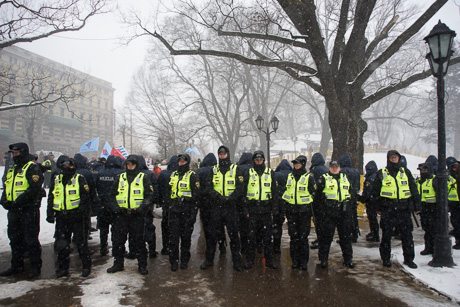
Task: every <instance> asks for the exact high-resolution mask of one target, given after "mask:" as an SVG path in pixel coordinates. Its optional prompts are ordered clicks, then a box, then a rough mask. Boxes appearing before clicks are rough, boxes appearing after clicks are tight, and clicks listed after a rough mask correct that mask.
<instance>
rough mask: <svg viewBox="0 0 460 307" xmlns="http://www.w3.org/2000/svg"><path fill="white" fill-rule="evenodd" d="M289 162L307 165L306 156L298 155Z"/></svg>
mask: <svg viewBox="0 0 460 307" xmlns="http://www.w3.org/2000/svg"><path fill="white" fill-rule="evenodd" d="M291 162H292V163H294V164H295V163H300V164H302V165H304V166H305V165H307V157H305V156H302V155H300V156H298V157H297V158H295V159H294V160H292V161H291Z"/></svg>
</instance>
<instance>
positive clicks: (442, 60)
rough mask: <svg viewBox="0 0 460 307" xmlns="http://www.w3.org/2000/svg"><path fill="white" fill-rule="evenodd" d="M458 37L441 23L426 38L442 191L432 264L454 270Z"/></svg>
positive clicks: (438, 191)
mask: <svg viewBox="0 0 460 307" xmlns="http://www.w3.org/2000/svg"><path fill="white" fill-rule="evenodd" d="M455 36H456V34H455V31H452V30H451V29H449V27H447V26H446V25H445V24H443V23H441V20H440V21H439V23H438V24H437V25H435V26H434V28H433V29H432V30H431V32H430V34H428V36H427V37H425V38H424V40H425V42H426V43H427V44H428V45H429V47H430V52H429V53H428V54H427V55H426V58H427V59H428V62H429V63H430V68H431V73H432V74H433V76H434V77H436V78H437V79H438V82H437V93H438V159H439V164H438V165H439V170H438V173H437V175H436V176H437V178H438V179H439V180H438V190H437V193H436V198H437V218H438V223H437V224H438V230H437V233H436V238H435V240H434V253H433V259H432V260H431V261H430V262H429V263H428V265H430V266H432V267H443V266H447V267H452V266H454V265H455V263H454V260H453V259H452V242H451V240H450V237H449V221H448V213H447V212H448V210H447V179H448V171H447V169H446V114H445V108H444V76H445V75H446V74H447V68H448V67H449V60H450V56H451V55H452V53H453V51H452V42H453V40H454V37H455Z"/></svg>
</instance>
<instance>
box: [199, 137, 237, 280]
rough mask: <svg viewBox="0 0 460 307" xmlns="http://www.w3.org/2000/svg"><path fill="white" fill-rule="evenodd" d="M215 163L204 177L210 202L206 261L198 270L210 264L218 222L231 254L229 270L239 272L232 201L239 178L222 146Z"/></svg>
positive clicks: (234, 198)
mask: <svg viewBox="0 0 460 307" xmlns="http://www.w3.org/2000/svg"><path fill="white" fill-rule="evenodd" d="M217 152H218V155H219V164H218V165H215V166H214V167H213V168H212V171H211V172H210V173H209V175H208V179H207V184H206V186H207V187H208V195H209V197H210V199H211V201H212V202H213V207H212V208H211V236H210V238H209V240H206V260H205V261H204V262H203V263H202V264H201V269H202V270H206V269H207V268H209V267H211V266H213V265H214V255H215V252H216V244H217V235H218V229H219V227H220V225H221V223H224V224H225V226H227V232H228V236H229V238H230V250H231V252H232V260H233V268H234V269H235V270H236V271H239V272H241V271H243V266H242V263H241V253H240V239H239V237H238V212H237V208H236V202H237V201H238V199H239V198H240V195H241V193H242V190H243V175H242V174H241V172H240V170H239V168H238V166H236V165H235V164H232V163H231V162H230V150H229V149H228V147H226V146H223V145H222V146H220V147H219V149H218V151H217Z"/></svg>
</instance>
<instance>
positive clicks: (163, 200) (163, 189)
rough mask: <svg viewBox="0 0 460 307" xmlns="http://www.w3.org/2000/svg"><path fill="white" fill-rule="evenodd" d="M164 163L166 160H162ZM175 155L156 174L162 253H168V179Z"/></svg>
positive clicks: (174, 165)
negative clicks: (164, 167)
mask: <svg viewBox="0 0 460 307" xmlns="http://www.w3.org/2000/svg"><path fill="white" fill-rule="evenodd" d="M164 162H165V164H166V161H164ZM177 167H178V165H177V156H176V155H174V156H172V157H171V158H170V159H169V162H168V166H167V168H166V169H164V170H162V171H161V173H160V175H159V176H158V192H159V202H160V206H161V208H162V218H161V239H162V245H163V247H162V249H161V252H160V253H161V254H162V255H168V254H169V202H170V200H171V197H170V194H169V179H170V177H171V174H172V173H173V172H174V171H175V170H177Z"/></svg>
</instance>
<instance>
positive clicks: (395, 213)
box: [0, 143, 458, 278]
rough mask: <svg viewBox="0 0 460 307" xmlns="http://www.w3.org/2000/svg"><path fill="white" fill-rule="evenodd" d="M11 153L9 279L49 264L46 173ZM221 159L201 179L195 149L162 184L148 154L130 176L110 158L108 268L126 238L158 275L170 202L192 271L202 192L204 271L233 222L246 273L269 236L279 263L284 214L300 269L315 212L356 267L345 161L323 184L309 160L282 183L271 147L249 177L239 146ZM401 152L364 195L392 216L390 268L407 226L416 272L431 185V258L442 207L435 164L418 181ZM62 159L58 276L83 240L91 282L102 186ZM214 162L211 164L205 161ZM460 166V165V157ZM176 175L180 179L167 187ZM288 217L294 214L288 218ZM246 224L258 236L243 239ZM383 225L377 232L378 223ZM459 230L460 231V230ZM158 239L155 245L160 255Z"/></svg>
mask: <svg viewBox="0 0 460 307" xmlns="http://www.w3.org/2000/svg"><path fill="white" fill-rule="evenodd" d="M10 151H11V152H12V154H13V159H14V162H15V165H14V167H12V168H11V169H10V170H9V171H8V174H7V178H6V181H5V184H4V191H3V194H2V199H1V204H2V205H3V207H4V208H5V209H7V210H8V236H9V238H10V242H11V250H12V260H11V267H10V268H9V269H8V270H6V271H4V272H1V273H0V276H9V275H13V274H17V273H20V272H23V271H24V254H25V252H26V251H29V257H30V270H29V274H28V277H29V278H34V277H36V276H38V275H39V274H40V270H41V247H40V243H39V241H38V233H39V208H40V202H41V196H42V195H43V194H42V183H43V171H42V170H41V169H40V167H39V165H38V164H36V163H34V162H32V161H30V157H29V152H28V146H27V144H25V143H17V144H12V145H10ZM315 155H316V154H315ZM218 157H219V160H218V163H217V164H216V165H214V166H212V167H208V168H207V171H206V172H204V173H203V172H202V174H201V175H200V177H201V178H200V177H198V176H197V175H196V174H195V172H193V171H191V170H190V162H191V159H190V156H189V155H187V154H183V155H179V156H178V157H177V158H178V166H177V169H176V170H174V171H172V172H169V173H168V176H167V177H166V178H163V179H162V181H160V180H159V181H160V183H157V182H156V177H155V176H154V175H153V176H151V174H150V173H149V171H148V170H145V165H143V164H145V160H144V159H143V157H141V156H136V155H130V156H128V157H127V159H126V161H125V162H124V167H125V171H122V170H121V169H119V168H118V167H119V166H120V163H119V162H120V161H117V160H116V158H115V157H113V156H110V157H109V159H108V160H107V163H106V167H105V168H103V169H102V170H101V171H100V172H98V174H97V176H96V183H97V184H98V189H97V191H98V193H99V200H98V206H97V209H98V210H97V211H98V228H99V229H100V233H101V246H100V248H101V249H100V252H101V255H103V256H104V255H106V254H107V253H108V243H107V241H108V232H109V229H108V228H109V225H110V224H112V243H113V257H114V264H113V266H112V267H110V268H109V269H107V272H108V273H115V272H118V271H122V270H123V269H124V258H125V255H126V251H125V243H126V241H127V240H128V237H129V249H130V253H129V254H132V255H133V256H134V257H135V258H137V260H138V271H139V273H140V274H142V275H146V274H148V271H147V255H148V254H149V253H150V257H155V256H156V254H157V253H156V251H155V243H154V242H155V228H154V226H153V221H152V219H151V218H149V216H150V217H151V214H152V209H153V207H154V204H158V203H161V204H162V205H163V213H164V215H163V216H164V217H167V221H168V222H167V227H165V228H166V229H164V231H165V232H167V236H166V237H165V236H163V250H162V253H164V254H168V255H169V260H170V264H171V270H172V271H177V270H178V268H179V261H180V268H181V269H186V268H187V267H188V262H189V260H190V245H191V235H192V232H193V227H194V224H195V221H196V216H197V211H198V206H199V204H200V202H201V201H202V198H201V197H202V196H204V198H206V200H207V202H206V203H207V205H206V206H204V207H203V209H205V211H206V214H204V216H206V217H205V220H203V224H204V226H205V229H204V231H205V235H206V253H205V261H204V262H203V263H202V264H201V269H203V270H205V269H208V268H209V267H211V266H213V264H214V257H215V251H216V247H217V244H218V241H219V240H222V235H223V229H227V232H228V236H229V238H230V249H231V253H232V260H233V268H234V269H235V270H236V271H242V270H243V268H244V269H251V268H252V267H253V266H254V262H255V251H256V249H257V246H258V241H261V242H262V243H263V248H264V258H265V266H266V267H269V268H272V269H277V265H276V264H275V262H274V260H273V254H274V252H279V251H280V246H279V244H280V232H281V231H282V228H281V229H280V224H281V225H282V223H283V220H284V213H285V214H286V217H287V220H288V232H289V236H290V256H291V259H292V268H293V269H299V268H300V269H302V270H306V269H307V263H308V261H309V244H308V236H309V233H310V228H311V220H312V217H313V219H314V222H315V226H316V227H317V236H318V241H319V250H318V257H319V260H320V266H321V267H322V268H327V267H328V256H329V250H330V246H331V243H332V240H333V236H334V232H335V229H336V228H337V231H338V234H339V239H340V240H339V243H340V247H341V249H342V254H343V265H344V266H346V267H348V268H353V267H354V263H353V250H352V244H351V243H352V240H353V236H356V232H355V231H356V226H355V225H356V223H354V221H353V212H354V211H355V210H356V206H355V205H354V202H355V201H356V198H357V195H356V194H357V191H358V190H359V188H355V187H354V186H353V185H352V184H351V183H350V180H349V178H348V176H347V174H346V173H347V172H346V171H341V167H340V166H341V165H340V164H339V163H338V162H337V161H331V162H330V163H329V169H328V172H326V173H323V174H322V175H320V176H318V177H317V178H318V179H316V180H315V176H314V175H313V174H312V173H308V172H307V170H306V164H307V158H306V157H305V156H299V157H297V158H296V159H295V160H293V161H291V162H292V163H293V165H294V169H293V170H292V172H289V171H288V172H283V173H282V176H279V177H278V178H277V177H276V176H275V172H273V171H272V170H271V169H269V168H267V167H266V166H265V157H264V153H263V152H262V151H256V152H254V154H253V155H252V161H253V166H252V167H250V168H248V169H246V170H245V171H244V172H242V171H241V169H240V167H239V166H237V165H235V164H233V163H231V161H230V151H229V149H228V148H227V147H226V146H220V147H219V149H218ZM60 158H61V157H60ZM400 158H401V156H400V154H399V153H398V152H397V151H394V150H391V151H389V152H388V154H387V166H386V167H385V168H384V169H382V170H379V171H378V172H377V174H376V176H375V178H374V179H373V182H372V185H370V187H371V188H372V191H371V192H370V193H367V196H366V197H364V198H362V199H363V200H365V201H366V202H367V203H373V204H374V207H375V208H377V210H376V211H378V212H379V214H380V215H381V221H380V227H381V228H382V241H381V244H380V255H381V258H382V261H383V265H384V266H391V261H390V254H391V236H392V232H393V230H394V228H395V227H397V228H398V229H399V231H400V235H401V238H402V245H403V254H404V264H406V265H407V266H409V267H410V268H416V267H417V266H416V264H415V263H414V262H413V260H414V256H415V255H414V243H413V238H412V230H413V227H412V220H411V212H412V211H416V212H417V213H418V212H419V211H420V198H419V191H420V192H421V195H422V198H421V201H422V204H423V206H422V209H423V210H422V225H423V228H424V230H425V231H426V235H425V250H424V251H423V252H422V254H429V253H432V252H433V236H434V227H435V226H434V221H433V219H432V216H433V214H434V213H433V212H434V209H433V208H432V207H430V206H429V204H432V203H434V202H435V201H433V198H434V197H435V195H434V192H433V191H434V190H435V187H436V181H435V180H433V176H432V174H431V172H430V169H429V164H428V165H424V166H423V167H420V169H421V170H422V177H421V180H420V181H419V182H418V187H417V185H416V183H415V182H414V179H413V177H412V175H411V173H410V171H409V170H408V169H407V168H406V167H403V166H400V164H399V160H400ZM141 160H144V161H141ZM142 162H144V163H142ZM57 164H58V167H59V168H60V171H59V172H57V173H56V174H55V176H53V177H52V179H51V187H50V194H49V197H48V208H47V219H46V220H47V221H48V222H50V223H54V222H56V233H55V239H56V243H55V247H56V250H57V253H58V264H59V271H58V273H57V277H63V276H67V275H68V274H69V254H70V250H71V248H70V243H71V241H72V235H73V242H75V243H76V245H77V248H78V252H79V255H80V259H81V261H82V276H83V277H86V276H88V275H89V274H90V272H91V257H90V251H89V249H88V243H87V242H88V223H87V221H88V218H89V215H90V210H91V196H90V195H91V192H90V190H91V187H90V186H89V185H88V183H87V180H86V179H85V177H84V176H83V175H81V174H79V173H78V172H77V162H76V161H75V160H74V159H72V158H68V157H63V158H62V159H61V160H60V161H59V159H58V163H57ZM203 164H204V166H206V163H205V161H204V162H203ZM282 164H283V163H282ZM454 164H455V165H458V161H456V162H455V163H454ZM425 168H426V172H425ZM203 170H204V168H203ZM425 173H426V175H424V174H425ZM280 175H281V173H280ZM160 177H161V174H160ZM161 182H163V183H161ZM164 182H167V183H168V184H167V185H165V183H164ZM278 182H283V187H281V188H280V187H279V185H278ZM450 182H451V183H450V185H449V187H450V188H451V189H450V190H449V201H453V202H457V203H458V193H457V192H456V188H455V193H454V192H453V190H452V187H453V186H454V185H455V187H456V183H455V178H454V177H453V176H451V177H450ZM157 190H159V193H158V192H157ZM451 191H452V192H451ZM453 205H455V204H454V203H452V204H451V206H453ZM239 213H240V214H239ZM241 213H243V214H241ZM280 215H283V217H282V218H280ZM273 216H274V217H275V219H273ZM452 218H453V220H452V223H453V224H454V228H455V225H457V224H455V223H458V220H455V221H454V218H457V219H458V216H455V215H454V214H453V217H452ZM241 219H246V220H245V222H246V223H244V224H245V225H247V228H244V229H242V228H240V227H239V225H240V224H243V223H241V222H242V221H241ZM280 220H281V221H280ZM273 221H275V222H273ZM152 227H153V228H152ZM162 228H163V225H162ZM242 231H247V233H245V235H242V234H241V232H242ZM373 231H374V233H373V236H374V238H375V236H376V234H375V230H373ZM455 231H458V229H457V228H455ZM274 233H275V234H276V235H275V238H278V239H277V240H276V242H275V243H276V244H275V247H274V244H273V237H274V236H273V234H274ZM377 236H378V230H377ZM240 238H247V239H245V240H247V242H244V243H245V246H246V248H245V249H244V253H245V260H246V261H245V264H244V266H243V261H242V255H241V241H240ZM456 238H457V237H456ZM146 242H147V243H148V244H149V252H148V251H147V248H146ZM457 245H458V241H457Z"/></svg>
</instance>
